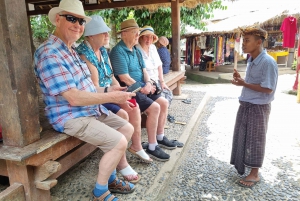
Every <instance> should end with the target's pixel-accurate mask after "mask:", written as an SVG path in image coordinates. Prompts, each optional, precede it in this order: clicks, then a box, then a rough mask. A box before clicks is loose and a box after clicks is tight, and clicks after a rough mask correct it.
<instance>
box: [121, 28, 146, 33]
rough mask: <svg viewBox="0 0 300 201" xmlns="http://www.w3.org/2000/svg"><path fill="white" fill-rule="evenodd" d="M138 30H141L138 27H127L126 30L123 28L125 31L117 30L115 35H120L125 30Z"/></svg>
mask: <svg viewBox="0 0 300 201" xmlns="http://www.w3.org/2000/svg"><path fill="white" fill-rule="evenodd" d="M137 28H138V29H139V30H141V28H140V27H128V28H125V29H121V30H119V31H118V32H117V34H119V33H121V32H123V31H126V30H129V29H137Z"/></svg>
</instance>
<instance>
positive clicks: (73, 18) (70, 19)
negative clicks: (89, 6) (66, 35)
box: [59, 15, 86, 26]
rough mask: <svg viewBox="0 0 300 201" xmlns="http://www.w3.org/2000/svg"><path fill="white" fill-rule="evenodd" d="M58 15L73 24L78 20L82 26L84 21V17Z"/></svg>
mask: <svg viewBox="0 0 300 201" xmlns="http://www.w3.org/2000/svg"><path fill="white" fill-rule="evenodd" d="M59 16H62V17H65V18H66V20H67V21H68V22H72V23H73V24H75V23H76V22H77V21H78V23H79V25H81V26H84V25H85V23H86V21H85V19H83V18H78V17H74V16H73V15H59Z"/></svg>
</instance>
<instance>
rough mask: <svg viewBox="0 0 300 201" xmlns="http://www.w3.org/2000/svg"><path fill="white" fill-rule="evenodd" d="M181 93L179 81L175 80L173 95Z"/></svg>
mask: <svg viewBox="0 0 300 201" xmlns="http://www.w3.org/2000/svg"><path fill="white" fill-rule="evenodd" d="M180 94H181V81H180V80H179V81H178V82H177V87H176V88H175V89H174V90H173V95H175V96H179V95H180Z"/></svg>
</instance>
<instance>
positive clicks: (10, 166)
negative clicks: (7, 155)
mask: <svg viewBox="0 0 300 201" xmlns="http://www.w3.org/2000/svg"><path fill="white" fill-rule="evenodd" d="M6 162H7V171H8V176H9V182H10V184H13V183H20V184H23V186H24V191H25V192H26V193H25V196H26V200H27V201H28V200H30V201H41V200H43V201H51V196H50V190H40V189H37V188H36V187H35V184H34V174H33V167H32V166H25V165H20V164H19V163H17V162H13V161H6Z"/></svg>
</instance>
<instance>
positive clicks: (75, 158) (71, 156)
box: [49, 143, 97, 179]
mask: <svg viewBox="0 0 300 201" xmlns="http://www.w3.org/2000/svg"><path fill="white" fill-rule="evenodd" d="M96 149H97V147H96V146H94V145H92V144H88V143H85V144H84V145H82V146H79V147H77V148H76V149H74V150H73V151H71V152H69V153H68V154H67V155H65V156H63V157H61V158H60V159H58V160H57V162H59V163H60V164H61V166H62V168H61V169H60V170H59V171H57V172H56V173H55V174H53V175H51V176H50V177H49V179H56V178H57V177H59V176H60V175H62V174H63V173H65V172H66V171H67V170H68V169H70V168H71V167H72V166H73V165H75V164H77V163H78V162H80V161H81V160H83V159H84V158H86V157H87V156H88V155H89V154H91V153H92V152H93V151H95V150H96Z"/></svg>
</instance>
